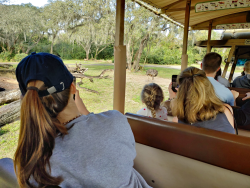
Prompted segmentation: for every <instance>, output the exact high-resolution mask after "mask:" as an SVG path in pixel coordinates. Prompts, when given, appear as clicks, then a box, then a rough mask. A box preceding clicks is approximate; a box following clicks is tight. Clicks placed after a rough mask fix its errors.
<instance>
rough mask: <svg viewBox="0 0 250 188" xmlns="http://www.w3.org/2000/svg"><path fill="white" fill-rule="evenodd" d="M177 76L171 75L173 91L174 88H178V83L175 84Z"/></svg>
mask: <svg viewBox="0 0 250 188" xmlns="http://www.w3.org/2000/svg"><path fill="white" fill-rule="evenodd" d="M177 76H178V75H172V90H173V91H174V92H177V90H176V89H175V88H178V87H179V86H178V84H177Z"/></svg>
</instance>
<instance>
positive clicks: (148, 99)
mask: <svg viewBox="0 0 250 188" xmlns="http://www.w3.org/2000/svg"><path fill="white" fill-rule="evenodd" d="M163 99H164V94H163V91H162V89H161V87H160V86H159V85H157V84H155V83H150V84H147V85H145V86H144V87H143V89H142V92H141V100H142V102H144V103H145V104H146V106H147V108H148V109H150V111H151V113H152V116H153V117H154V118H155V117H156V111H157V110H158V109H159V108H160V105H161V102H162V101H163Z"/></svg>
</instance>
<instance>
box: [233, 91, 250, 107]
mask: <svg viewBox="0 0 250 188" xmlns="http://www.w3.org/2000/svg"><path fill="white" fill-rule="evenodd" d="M228 89H230V90H235V91H238V92H239V97H238V98H237V99H236V105H237V106H242V105H243V104H245V102H246V101H243V100H242V98H244V97H245V96H246V93H248V92H250V89H246V88H237V87H229V88H228Z"/></svg>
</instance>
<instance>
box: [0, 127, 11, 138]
mask: <svg viewBox="0 0 250 188" xmlns="http://www.w3.org/2000/svg"><path fill="white" fill-rule="evenodd" d="M7 132H10V131H9V130H2V129H1V128H0V136H2V135H4V134H5V133H7Z"/></svg>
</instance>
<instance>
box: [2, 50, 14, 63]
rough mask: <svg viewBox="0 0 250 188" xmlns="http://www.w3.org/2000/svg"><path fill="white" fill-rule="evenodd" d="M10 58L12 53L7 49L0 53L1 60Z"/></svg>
mask: <svg viewBox="0 0 250 188" xmlns="http://www.w3.org/2000/svg"><path fill="white" fill-rule="evenodd" d="M11 58H12V54H11V53H10V52H8V51H6V52H2V53H0V59H1V60H2V61H10V60H11Z"/></svg>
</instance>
